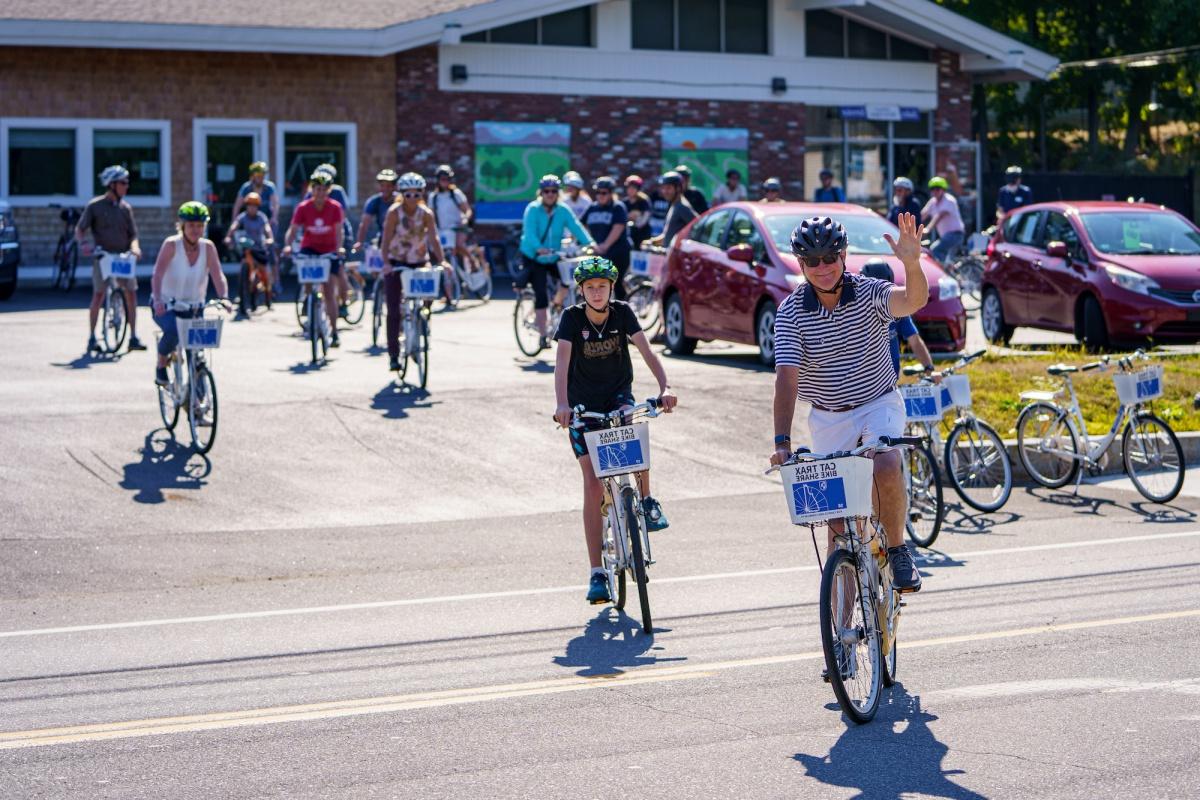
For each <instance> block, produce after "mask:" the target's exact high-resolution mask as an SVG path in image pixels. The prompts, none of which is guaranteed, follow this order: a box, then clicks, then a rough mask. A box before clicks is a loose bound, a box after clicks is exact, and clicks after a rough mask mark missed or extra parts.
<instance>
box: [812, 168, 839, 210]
mask: <svg viewBox="0 0 1200 800" xmlns="http://www.w3.org/2000/svg"><path fill="white" fill-rule="evenodd" d="M813 200H814V201H816V202H818V203H844V202H846V193H845V192H843V191H842V187H840V186H834V185H833V173H832V172H830V171H829V170H827V169H823V170H821V185H820V186H818V187H817V190H816V192H814V193H813Z"/></svg>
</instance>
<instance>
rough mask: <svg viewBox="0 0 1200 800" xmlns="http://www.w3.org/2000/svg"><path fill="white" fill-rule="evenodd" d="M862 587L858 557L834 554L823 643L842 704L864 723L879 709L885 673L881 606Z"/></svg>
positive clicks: (824, 580)
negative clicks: (878, 612) (875, 607)
mask: <svg viewBox="0 0 1200 800" xmlns="http://www.w3.org/2000/svg"><path fill="white" fill-rule="evenodd" d="M860 586H861V584H860V582H859V572H858V567H857V566H856V565H855V563H854V556H853V555H852V554H851V553H850V552H849V551H847V550H843V549H841V548H838V549H836V550H834V551H833V552H832V553H830V554H829V558H827V559H826V560H825V570H824V572H823V573H822V575H821V646H822V648H823V649H824V651H825V668H826V670H827V671H828V672H827V674H828V675H829V682H830V683H831V684H833V693H834V695H835V696H836V697H837V700H838V704H839V705H841V707H842V711H844V712H846V716H848V717H850V719H852V720H854V721H855V722H857V723H858V724H860V725H861V724H863V723H866V722H870V721H871V719H872V718H873V717H874V716H875V712H876V710H878V708H879V698H880V695H881V694H882V693H883V676H882V674H881V667H882V665H881V664H880V661H881V653H882V650H881V648H880V645H879V631H878V626H877V623H876V619H875V611H874V610H872V609H871V608H870V605H871V601H870V599H869V598H866V597H863V596H862V592H861V591H860Z"/></svg>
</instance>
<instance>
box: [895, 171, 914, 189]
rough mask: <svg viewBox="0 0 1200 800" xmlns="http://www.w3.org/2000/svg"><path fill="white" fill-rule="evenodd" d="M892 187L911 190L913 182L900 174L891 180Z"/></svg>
mask: <svg viewBox="0 0 1200 800" xmlns="http://www.w3.org/2000/svg"><path fill="white" fill-rule="evenodd" d="M892 188H893V189H908V190H909V191H910V192H911V191H912V190H913V182H912V181H910V180H909V179H908V178H905V177H904V176H903V175H901V176H900V177H899V178H896V180H894V181H892Z"/></svg>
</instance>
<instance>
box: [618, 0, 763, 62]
mask: <svg viewBox="0 0 1200 800" xmlns="http://www.w3.org/2000/svg"><path fill="white" fill-rule="evenodd" d="M631 10H632V15H633V48H634V49H635V50H681V51H686V52H702V53H749V54H752V55H766V54H767V0H633V2H632V5H631Z"/></svg>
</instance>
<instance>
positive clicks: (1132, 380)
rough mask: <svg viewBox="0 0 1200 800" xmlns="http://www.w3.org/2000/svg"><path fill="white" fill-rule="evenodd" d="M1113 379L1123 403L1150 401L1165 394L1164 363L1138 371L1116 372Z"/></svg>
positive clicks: (1118, 397)
mask: <svg viewBox="0 0 1200 800" xmlns="http://www.w3.org/2000/svg"><path fill="white" fill-rule="evenodd" d="M1112 379H1113V384H1114V385H1115V386H1116V387H1117V399H1119V400H1120V401H1121V404H1122V405H1126V406H1131V405H1133V404H1134V403H1148V402H1150V401H1151V400H1155V399H1157V398H1159V397H1162V394H1163V366H1162V364H1151V365H1150V366H1148V367H1146V368H1145V369H1140V370H1138V371H1137V372H1115V373H1113V376H1112Z"/></svg>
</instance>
